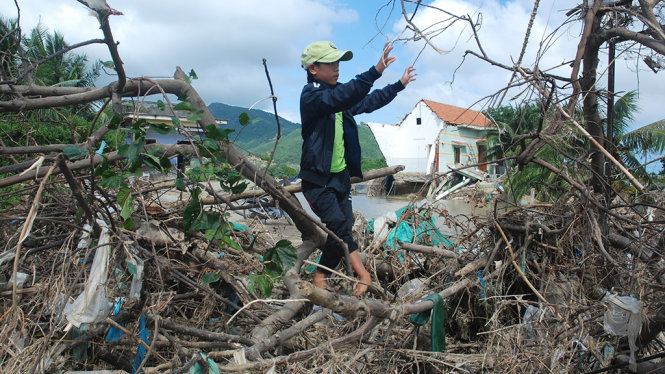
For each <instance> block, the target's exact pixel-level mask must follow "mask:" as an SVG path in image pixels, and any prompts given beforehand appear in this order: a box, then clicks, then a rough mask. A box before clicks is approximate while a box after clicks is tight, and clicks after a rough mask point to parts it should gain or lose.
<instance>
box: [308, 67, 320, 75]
mask: <svg viewBox="0 0 665 374" xmlns="http://www.w3.org/2000/svg"><path fill="white" fill-rule="evenodd" d="M307 71H309V73H310V74H312V75H316V73H317V71H318V69H317V68H316V65H315V64H310V65H309V67H307Z"/></svg>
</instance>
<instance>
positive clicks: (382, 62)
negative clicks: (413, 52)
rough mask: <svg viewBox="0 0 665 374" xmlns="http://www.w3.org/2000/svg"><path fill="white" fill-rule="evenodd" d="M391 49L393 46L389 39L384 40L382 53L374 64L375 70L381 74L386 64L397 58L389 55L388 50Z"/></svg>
mask: <svg viewBox="0 0 665 374" xmlns="http://www.w3.org/2000/svg"><path fill="white" fill-rule="evenodd" d="M392 50H393V46H392V45H391V44H390V42H389V41H388V42H386V44H385V45H384V46H383V54H382V55H381V58H380V59H379V62H378V63H377V64H376V71H378V72H379V73H380V74H383V71H384V70H386V68H387V67H388V65H390V64H392V63H393V62H395V60H396V59H397V58H396V57H392V56H390V51H392Z"/></svg>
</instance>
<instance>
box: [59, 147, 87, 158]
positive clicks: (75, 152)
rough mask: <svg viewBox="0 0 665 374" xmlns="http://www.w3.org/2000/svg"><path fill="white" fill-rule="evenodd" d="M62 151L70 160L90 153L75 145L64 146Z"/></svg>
mask: <svg viewBox="0 0 665 374" xmlns="http://www.w3.org/2000/svg"><path fill="white" fill-rule="evenodd" d="M62 153H64V154H65V156H67V158H68V159H70V160H80V159H82V158H85V157H86V156H88V155H89V154H90V152H88V150H86V149H85V148H81V147H77V146H75V145H68V146H65V148H63V149H62Z"/></svg>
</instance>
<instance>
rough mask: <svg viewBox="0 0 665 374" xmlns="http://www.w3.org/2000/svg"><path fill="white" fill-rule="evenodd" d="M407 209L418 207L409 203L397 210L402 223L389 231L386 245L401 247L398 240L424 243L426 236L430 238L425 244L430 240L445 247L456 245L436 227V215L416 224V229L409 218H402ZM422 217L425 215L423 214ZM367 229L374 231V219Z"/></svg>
mask: <svg viewBox="0 0 665 374" xmlns="http://www.w3.org/2000/svg"><path fill="white" fill-rule="evenodd" d="M407 209H417V208H416V207H415V206H414V205H407V206H404V207H402V208H400V209H399V210H397V211H396V212H395V214H396V215H397V218H398V222H400V223H399V225H397V226H396V227H393V228H392V229H391V230H390V232H389V233H388V237H387V238H386V245H387V246H388V248H390V249H399V244H397V242H405V243H424V242H425V241H426V240H425V239H426V238H429V241H428V242H427V243H425V244H430V243H429V242H431V245H435V246H438V245H443V246H445V247H451V246H453V245H454V243H453V242H452V241H451V240H450V239H448V238H447V237H446V236H445V235H443V233H441V231H439V229H438V228H437V227H436V224H435V222H436V217H432V218H430V219H429V220H423V221H422V222H421V223H420V224H418V225H417V226H416V229H415V231H414V228H413V225H412V223H411V222H409V220H401V216H402V214H403V213H404V212H405V211H406V210H407ZM421 218H424V217H422V216H421ZM367 229H368V231H369V232H374V220H372V221H370V222H369V223H368V225H367ZM414 237H415V240H414ZM398 255H400V254H398Z"/></svg>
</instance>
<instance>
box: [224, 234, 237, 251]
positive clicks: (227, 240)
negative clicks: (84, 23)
mask: <svg viewBox="0 0 665 374" xmlns="http://www.w3.org/2000/svg"><path fill="white" fill-rule="evenodd" d="M220 241H221V242H222V243H224V244H226V245H227V246H229V247H231V248H233V249H235V250H236V251H242V247H241V246H240V244H238V243H236V242H235V240H233V239H232V238H231V237H230V236H226V235H225V236H224V237H222V238H221V239H220Z"/></svg>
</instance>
